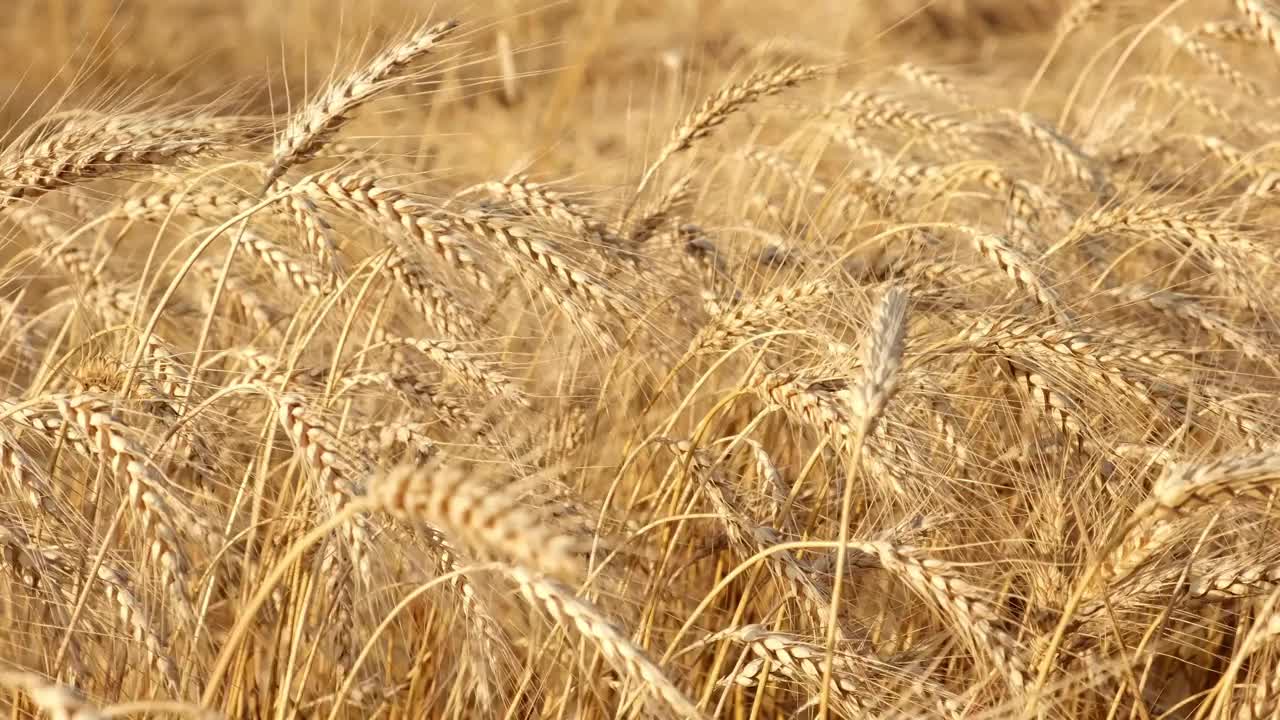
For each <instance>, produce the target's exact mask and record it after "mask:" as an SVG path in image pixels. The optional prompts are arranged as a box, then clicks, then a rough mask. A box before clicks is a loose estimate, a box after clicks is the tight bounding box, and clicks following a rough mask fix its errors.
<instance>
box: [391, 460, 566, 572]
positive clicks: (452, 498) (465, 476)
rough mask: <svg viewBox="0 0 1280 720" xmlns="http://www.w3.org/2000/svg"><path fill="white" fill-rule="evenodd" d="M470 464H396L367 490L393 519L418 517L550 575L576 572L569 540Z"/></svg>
mask: <svg viewBox="0 0 1280 720" xmlns="http://www.w3.org/2000/svg"><path fill="white" fill-rule="evenodd" d="M477 476H478V472H477V469H476V468H463V467H458V466H456V465H447V464H446V465H441V466H439V467H435V468H425V469H419V468H416V467H405V466H402V467H399V468H396V469H395V470H393V471H391V472H390V473H387V474H385V475H379V476H377V477H376V478H375V479H374V481H373V482H372V484H371V485H370V488H369V494H370V496H371V497H373V498H374V499H375V500H376V501H377V503H378V506H379V507H380V508H382V509H384V510H386V511H388V512H390V513H392V514H393V515H395V516H397V517H402V518H405V519H421V520H425V521H426V522H428V523H430V524H431V525H433V526H435V527H437V528H439V529H441V530H442V531H443V532H445V533H446V534H447V535H450V536H452V537H453V538H455V539H457V540H459V541H461V542H462V543H463V544H464V545H465V546H466V547H468V548H473V549H476V550H485V551H487V552H489V553H492V554H495V555H500V556H507V557H510V558H512V559H513V560H515V561H516V562H519V563H522V564H526V565H528V566H529V567H533V568H537V569H538V570H539V571H541V572H545V573H548V574H550V575H553V576H555V577H562V578H573V577H575V575H576V574H577V573H579V572H580V563H579V561H578V560H577V559H576V558H575V557H574V555H575V553H574V550H575V548H574V542H573V540H572V539H571V538H569V537H568V536H566V535H563V534H561V533H559V532H557V531H556V530H555V528H554V527H553V526H552V525H550V524H549V523H547V522H545V521H544V520H543V519H542V518H539V517H538V515H537V513H535V512H534V511H533V509H532V508H529V507H526V506H522V505H521V504H520V503H519V502H517V499H516V497H515V496H514V494H513V493H511V491H510V490H509V489H504V488H500V487H498V486H496V485H495V484H493V483H487V482H484V481H483V479H481V478H480V477H477Z"/></svg>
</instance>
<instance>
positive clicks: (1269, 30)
mask: <svg viewBox="0 0 1280 720" xmlns="http://www.w3.org/2000/svg"><path fill="white" fill-rule="evenodd" d="M1235 5H1236V9H1237V10H1239V11H1240V14H1241V15H1243V16H1244V18H1245V20H1247V21H1248V22H1249V25H1251V26H1252V27H1253V31H1254V32H1255V33H1257V34H1258V36H1259V37H1261V38H1262V40H1263V42H1265V43H1266V44H1267V45H1269V46H1271V49H1272V50H1274V51H1275V52H1276V53H1277V54H1280V13H1277V12H1276V9H1275V8H1273V7H1271V6H1270V5H1269V4H1267V3H1266V2H1264V1H1263V0H1235Z"/></svg>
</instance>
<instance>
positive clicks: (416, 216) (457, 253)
mask: <svg viewBox="0 0 1280 720" xmlns="http://www.w3.org/2000/svg"><path fill="white" fill-rule="evenodd" d="M291 187H292V191H293V192H294V193H302V194H304V195H305V196H306V197H308V198H310V199H312V200H316V201H321V202H328V203H333V204H334V205H336V206H338V207H339V208H341V209H343V210H346V211H347V212H350V213H352V214H354V215H356V216H358V217H361V218H363V219H365V220H367V221H368V222H370V223H372V224H373V225H375V226H377V227H380V226H381V225H382V223H384V222H391V223H392V224H393V225H394V226H397V227H398V228H399V229H400V231H401V232H403V233H404V234H405V235H406V236H407V238H408V239H409V240H410V241H412V242H413V243H414V244H417V245H421V246H422V247H423V248H425V249H427V250H429V251H430V252H431V253H432V254H434V255H437V256H439V257H440V259H442V260H443V261H444V262H445V263H446V264H447V265H449V266H450V267H452V268H453V269H455V270H457V271H458V272H460V273H462V275H463V276H464V277H466V278H467V279H468V280H469V281H470V282H472V283H473V284H474V285H476V286H477V287H479V288H481V289H483V290H492V289H493V284H492V280H491V279H490V276H489V273H487V272H486V271H485V270H484V268H482V267H480V266H479V264H478V261H477V259H476V257H475V255H474V254H473V252H472V250H471V249H470V248H469V247H468V245H467V243H466V242H465V241H464V240H463V239H462V238H461V237H459V235H458V234H457V233H455V232H450V227H449V223H448V219H447V218H445V217H437V216H434V215H433V214H432V213H430V212H428V210H427V208H426V207H425V206H423V205H422V204H421V203H419V202H416V201H414V200H413V199H411V198H409V197H408V196H406V195H405V194H404V193H401V192H400V191H398V190H394V189H392V188H388V187H384V186H383V185H380V184H379V183H378V182H377V180H376V179H375V178H373V177H368V176H363V175H358V174H353V173H346V172H340V171H337V170H334V171H329V172H324V173H319V174H316V175H309V176H307V177H304V178H302V179H301V180H299V181H298V182H297V183H294V184H293V185H292V186H291Z"/></svg>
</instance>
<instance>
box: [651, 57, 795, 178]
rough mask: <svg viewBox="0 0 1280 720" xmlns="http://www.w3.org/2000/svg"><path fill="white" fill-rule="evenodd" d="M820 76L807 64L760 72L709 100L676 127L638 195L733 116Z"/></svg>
mask: <svg viewBox="0 0 1280 720" xmlns="http://www.w3.org/2000/svg"><path fill="white" fill-rule="evenodd" d="M817 74H818V70H817V68H814V67H810V66H807V65H800V64H790V65H782V66H779V67H775V68H768V69H765V70H758V71H756V72H754V73H752V74H751V75H748V76H747V77H745V78H743V79H742V80H740V81H738V82H735V83H732V84H730V85H727V86H725V87H723V88H721V89H720V90H718V91H717V92H716V93H715V94H714V95H712V96H711V97H709V98H707V99H706V100H705V101H704V102H703V103H702V106H701V107H700V108H698V110H697V111H695V112H693V113H691V114H689V115H688V116H686V117H685V118H684V119H683V120H681V121H680V124H679V125H677V126H676V128H675V130H674V131H673V132H672V134H671V139H670V140H668V141H667V144H666V145H663V146H662V148H661V149H660V150H658V154H657V156H656V157H655V158H654V160H653V162H651V163H649V167H648V168H647V169H646V170H645V173H644V177H642V178H641V179H640V184H639V185H638V186H637V187H636V192H635V194H636V196H639V195H640V194H641V193H643V192H644V190H645V188H647V187H648V186H649V183H650V182H651V181H652V180H653V177H654V176H655V175H656V174H657V172H658V170H660V169H661V168H662V166H663V165H665V164H666V163H667V161H668V160H670V159H671V158H672V156H674V155H676V154H677V153H681V152H684V151H686V150H688V149H689V148H691V147H693V144H694V143H695V142H697V141H698V140H701V139H702V138H705V137H707V136H708V135H710V134H711V132H712V131H713V130H715V129H716V128H717V127H719V126H721V125H723V124H724V123H725V121H726V120H728V119H729V117H730V116H731V115H733V114H734V113H736V112H738V111H739V110H742V109H743V108H744V107H746V106H747V105H749V104H751V103H753V102H755V101H756V100H759V99H760V98H762V97H767V96H769V95H776V94H778V93H780V92H782V91H783V90H785V89H787V88H789V87H793V86H795V85H798V84H799V83H801V82H804V81H805V80H809V79H810V78H813V77H814V76H816V75H817Z"/></svg>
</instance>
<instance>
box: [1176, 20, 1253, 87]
mask: <svg viewBox="0 0 1280 720" xmlns="http://www.w3.org/2000/svg"><path fill="white" fill-rule="evenodd" d="M1166 32H1167V33H1168V35H1169V39H1170V40H1171V41H1172V42H1173V44H1174V45H1176V46H1178V47H1179V48H1180V49H1182V50H1185V51H1187V52H1188V53H1190V54H1191V55H1192V56H1193V57H1195V58H1196V59H1197V60H1199V61H1200V62H1201V63H1204V65H1206V66H1207V67H1208V68H1209V69H1210V70H1212V71H1213V72H1214V73H1215V74H1217V75H1218V77H1221V78H1222V79H1224V80H1226V81H1227V82H1228V83H1230V84H1231V86H1232V87H1234V88H1235V89H1237V90H1239V91H1240V92H1242V93H1244V94H1245V95H1248V96H1250V97H1257V96H1259V95H1261V94H1262V89H1261V88H1259V87H1258V84H1257V83H1255V82H1253V81H1252V80H1250V79H1249V78H1247V77H1245V75H1244V73H1242V72H1240V71H1239V70H1237V69H1235V68H1234V67H1232V66H1231V63H1229V62H1227V59H1226V58H1224V57H1222V55H1220V54H1218V53H1217V52H1216V51H1215V50H1214V49H1213V48H1211V47H1209V46H1208V45H1207V44H1205V43H1204V42H1201V41H1200V40H1197V39H1196V38H1195V37H1192V36H1191V35H1190V34H1188V33H1187V32H1186V31H1185V30H1183V29H1182V28H1180V27H1177V26H1171V27H1169V28H1167V29H1166Z"/></svg>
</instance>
